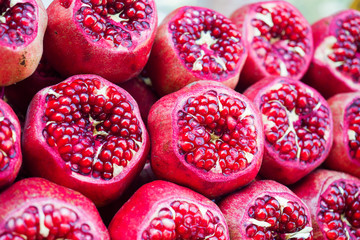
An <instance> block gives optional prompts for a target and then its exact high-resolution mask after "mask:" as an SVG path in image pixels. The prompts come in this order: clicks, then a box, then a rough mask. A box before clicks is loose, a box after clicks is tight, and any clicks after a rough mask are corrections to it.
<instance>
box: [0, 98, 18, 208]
mask: <svg viewBox="0 0 360 240" xmlns="http://www.w3.org/2000/svg"><path fill="white" fill-rule="evenodd" d="M20 132H21V127H20V123H19V119H18V118H17V116H16V114H15V113H14V111H13V110H12V109H11V107H10V106H9V105H8V104H7V103H6V102H4V101H3V100H1V99H0V189H2V188H4V187H7V186H8V185H10V184H11V183H12V182H13V181H14V180H15V178H16V176H17V175H18V173H19V170H20V167H21V163H22V153H21V146H20V141H21V138H20ZM1 204H2V203H1Z"/></svg>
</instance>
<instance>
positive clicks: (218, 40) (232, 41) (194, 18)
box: [147, 6, 247, 95]
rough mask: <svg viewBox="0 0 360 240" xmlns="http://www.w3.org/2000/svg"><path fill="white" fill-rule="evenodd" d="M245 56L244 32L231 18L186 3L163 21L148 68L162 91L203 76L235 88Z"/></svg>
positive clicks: (169, 90)
mask: <svg viewBox="0 0 360 240" xmlns="http://www.w3.org/2000/svg"><path fill="white" fill-rule="evenodd" d="M246 56H247V51H246V49H245V48H244V46H243V39H242V36H241V33H240V32H239V31H238V30H237V28H236V26H235V25H234V24H232V22H231V21H230V20H229V19H228V18H226V17H224V16H223V15H221V14H220V13H218V12H215V11H214V10H211V9H207V8H202V7H193V6H184V7H181V8H178V9H176V10H174V11H173V12H172V13H170V14H169V15H168V16H167V17H166V18H165V19H164V21H163V22H162V23H161V24H160V26H159V29H158V31H157V33H156V37H155V42H154V46H153V49H152V51H151V55H150V59H149V63H148V65H147V70H148V73H149V76H150V78H151V80H152V82H153V85H154V88H155V90H156V91H157V92H158V94H160V95H165V94H168V93H171V92H175V91H177V90H179V89H180V88H182V87H184V86H186V85H187V84H189V83H191V82H195V81H198V80H204V79H206V80H213V81H217V82H221V83H223V84H225V85H227V86H229V87H231V88H235V86H236V84H237V83H238V81H239V74H240V71H241V69H242V67H243V65H244V62H245V59H246Z"/></svg>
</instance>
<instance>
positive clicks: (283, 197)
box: [219, 180, 313, 240]
mask: <svg viewBox="0 0 360 240" xmlns="http://www.w3.org/2000/svg"><path fill="white" fill-rule="evenodd" d="M219 207H220V209H221V211H222V213H223V214H224V217H225V219H226V222H227V223H228V226H229V231H230V238H231V240H247V239H249V240H250V239H251V240H260V239H284V240H285V239H297V240H300V239H303V240H305V239H307V240H311V239H312V235H313V232H312V226H311V215H310V212H309V210H308V207H307V206H306V205H305V203H304V202H303V201H301V200H300V198H298V197H297V196H296V195H295V194H294V193H293V192H292V191H291V190H290V189H288V188H287V187H285V186H283V185H281V184H279V183H277V182H274V181H271V180H263V181H256V182H254V183H251V184H250V185H249V186H247V187H246V188H245V189H242V190H241V191H239V192H235V193H233V194H231V195H229V196H227V197H226V198H225V199H223V200H222V201H221V202H220V203H219Z"/></svg>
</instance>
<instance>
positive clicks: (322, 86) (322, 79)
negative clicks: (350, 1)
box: [304, 10, 360, 98]
mask: <svg viewBox="0 0 360 240" xmlns="http://www.w3.org/2000/svg"><path fill="white" fill-rule="evenodd" d="M359 28H360V12H359V11H356V10H345V11H342V12H338V13H336V14H333V15H331V16H329V17H326V18H323V19H321V20H319V21H317V22H316V23H314V24H313V25H312V30H313V33H314V47H315V50H314V57H313V59H312V61H311V64H310V67H309V71H308V73H307V75H306V76H305V78H304V81H305V82H306V83H308V84H309V85H311V86H313V87H314V88H316V89H317V90H318V91H320V92H321V93H322V94H323V95H324V97H326V98H328V97H331V96H332V95H334V94H337V93H342V92H355V91H360V84H359V80H360V55H359V52H360V48H359V44H360V30H359Z"/></svg>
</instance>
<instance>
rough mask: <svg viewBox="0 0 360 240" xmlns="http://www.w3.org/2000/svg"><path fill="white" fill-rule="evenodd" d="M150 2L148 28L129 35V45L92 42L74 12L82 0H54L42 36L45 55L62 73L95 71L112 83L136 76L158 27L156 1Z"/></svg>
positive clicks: (65, 75)
mask: <svg viewBox="0 0 360 240" xmlns="http://www.w3.org/2000/svg"><path fill="white" fill-rule="evenodd" d="M68 4H69V5H68ZM149 4H150V5H151V8H152V11H153V12H152V13H153V14H152V15H151V19H150V20H149V22H148V23H149V29H147V30H146V31H142V33H141V36H139V37H138V36H136V37H135V36H132V37H133V38H132V46H131V47H129V48H127V47H123V46H119V47H117V48H115V47H114V44H113V43H110V42H108V41H106V40H104V39H100V40H99V41H98V42H92V41H91V39H90V37H89V36H87V35H86V34H85V33H84V30H83V29H82V27H81V26H80V25H79V24H78V21H77V20H76V16H75V13H76V12H77V11H78V10H79V8H80V7H81V6H80V5H81V0H71V1H67V0H54V1H53V2H52V3H51V4H50V5H49V7H48V8H47V13H48V15H49V21H48V27H47V30H46V34H45V38H44V55H45V58H46V59H47V60H48V61H49V63H50V64H51V66H52V67H53V68H54V69H55V70H56V71H57V72H59V73H60V74H62V75H63V76H64V77H69V76H71V75H75V74H96V75H99V76H101V77H104V78H105V79H108V80H109V81H111V82H114V83H121V82H125V81H127V80H129V79H131V78H133V77H136V76H137V75H139V74H140V72H141V70H142V69H143V68H144V66H145V64H146V62H147V60H148V58H149V55H150V50H151V47H152V45H153V41H154V38H155V32H156V28H157V22H158V17H157V11H156V6H155V2H154V1H152V0H151V1H149ZM109 21H111V20H109ZM112 21H114V20H112ZM115 22H116V21H115ZM131 33H133V32H131ZM134 35H135V34H134ZM99 60H100V61H99Z"/></svg>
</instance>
